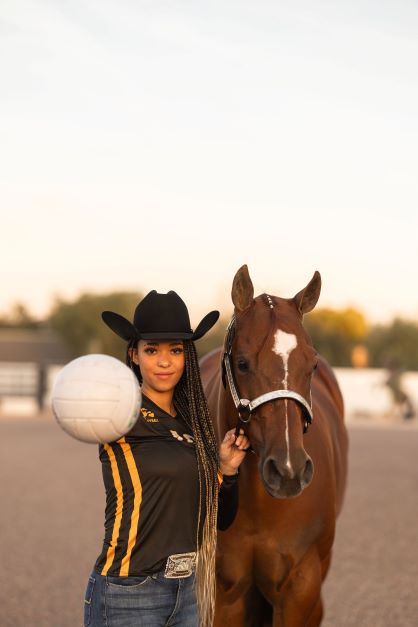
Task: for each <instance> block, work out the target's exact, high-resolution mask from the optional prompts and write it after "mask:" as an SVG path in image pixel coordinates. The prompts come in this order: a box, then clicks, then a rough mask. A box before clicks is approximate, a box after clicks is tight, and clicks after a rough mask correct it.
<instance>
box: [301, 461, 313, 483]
mask: <svg viewBox="0 0 418 627" xmlns="http://www.w3.org/2000/svg"><path fill="white" fill-rule="evenodd" d="M312 476H313V462H312V460H311V458H310V457H308V459H307V460H306V464H305V469H304V471H303V475H302V481H303V483H304V484H305V485H308V484H309V483H310V482H311V479H312Z"/></svg>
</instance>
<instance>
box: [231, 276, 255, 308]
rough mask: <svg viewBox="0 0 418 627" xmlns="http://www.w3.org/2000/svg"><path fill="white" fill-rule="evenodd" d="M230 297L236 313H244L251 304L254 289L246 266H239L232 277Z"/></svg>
mask: <svg viewBox="0 0 418 627" xmlns="http://www.w3.org/2000/svg"><path fill="white" fill-rule="evenodd" d="M231 296H232V302H233V303H234V306H235V309H236V310H237V311H244V309H247V308H248V307H249V306H250V305H251V303H252V302H253V299H254V287H253V284H252V281H251V279H250V275H249V272H248V268H247V266H246V265H244V266H241V268H240V269H239V270H238V272H237V273H236V275H235V276H234V281H233V283H232V291H231Z"/></svg>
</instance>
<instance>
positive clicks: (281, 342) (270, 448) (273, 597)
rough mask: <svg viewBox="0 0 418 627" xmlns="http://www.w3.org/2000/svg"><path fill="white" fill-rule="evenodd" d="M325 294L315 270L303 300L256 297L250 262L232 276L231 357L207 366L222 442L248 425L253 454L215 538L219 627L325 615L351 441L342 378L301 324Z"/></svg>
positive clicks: (213, 356)
mask: <svg viewBox="0 0 418 627" xmlns="http://www.w3.org/2000/svg"><path fill="white" fill-rule="evenodd" d="M320 289H321V277H320V275H319V273H318V272H315V274H314V276H313V278H312V279H311V281H310V282H309V284H308V285H307V286H306V287H305V289H303V290H301V291H300V292H299V293H298V294H296V296H295V297H294V298H291V299H284V298H278V297H276V296H270V295H268V294H262V295H260V296H258V297H257V298H254V291H253V285H252V282H251V279H250V276H249V274H248V269H247V266H243V267H242V268H240V270H238V272H237V274H236V275H235V278H234V281H233V286H232V301H233V303H234V306H235V310H234V317H233V319H232V321H231V325H230V328H229V332H228V335H227V340H226V350H225V347H224V351H222V350H216V351H213V352H212V353H210V354H209V355H207V356H205V357H204V358H203V360H202V362H201V371H202V379H203V383H204V387H205V392H206V395H207V398H208V402H209V407H210V410H211V414H212V417H213V420H214V425H215V430H216V434H217V437H218V439H219V440H220V439H221V437H222V435H223V434H224V433H225V431H226V430H227V429H231V428H234V427H238V426H239V427H242V428H244V429H245V432H246V433H248V435H249V438H250V440H251V444H252V448H253V452H254V453H255V454H252V453H251V452H249V453H247V456H246V458H245V460H244V462H243V463H242V464H241V468H240V479H239V490H240V496H239V498H240V505H239V509H238V514H237V517H236V519H235V521H234V523H233V524H232V526H231V527H230V528H229V529H228V530H227V531H224V532H219V534H218V552H217V598H216V614H215V622H214V626H215V627H221V626H222V627H224V626H225V625H228V626H229V627H244V626H245V627H247V626H248V627H249V626H253V627H261V626H263V627H266V626H272V627H315V626H317V625H319V624H320V623H321V620H322V615H323V608H322V600H321V585H322V581H323V580H324V577H325V575H326V573H327V571H328V568H329V565H330V560H331V551H332V545H333V541H334V532H335V521H336V517H337V514H338V513H339V511H340V509H341V506H342V501H343V495H344V489H345V483H346V474H347V447H348V438H347V432H346V429H345V426H344V420H343V412H344V409H343V400H342V396H341V393H340V390H339V388H338V384H337V381H336V379H335V376H334V375H333V373H332V370H331V368H330V366H329V365H328V364H327V363H326V362H325V360H323V359H322V358H320V357H319V356H318V355H317V353H316V351H315V349H314V348H313V346H312V343H311V341H310V339H309V336H308V335H307V333H306V331H305V330H304V328H303V326H302V317H303V314H304V313H307V312H309V311H311V310H312V309H313V308H314V307H315V305H316V302H317V300H318V298H319V293H320ZM224 352H226V359H225V360H224V362H222V359H223V355H224ZM222 363H223V364H224V365H223V366H222ZM222 370H223V371H224V372H223V374H222ZM314 372H315V374H314ZM313 375H314V376H313ZM268 392H272V394H268V395H267V396H265V395H266V393H268ZM252 399H254V400H252ZM250 400H251V402H249V401H250ZM312 417H313V420H312V425H310V422H311V418H312ZM308 426H309V429H308V430H307V427H308ZM305 431H306V434H304V432H305Z"/></svg>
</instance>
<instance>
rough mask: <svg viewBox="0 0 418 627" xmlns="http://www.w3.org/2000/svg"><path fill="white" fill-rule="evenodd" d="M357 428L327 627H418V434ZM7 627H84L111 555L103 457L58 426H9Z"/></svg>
mask: <svg viewBox="0 0 418 627" xmlns="http://www.w3.org/2000/svg"><path fill="white" fill-rule="evenodd" d="M411 426H412V428H411V427H410V426H408V425H407V424H405V425H403V424H399V425H398V426H394V427H388V426H386V427H385V428H381V429H379V428H375V427H373V428H372V427H367V425H366V426H365V425H363V426H350V429H349V431H350V440H351V446H350V473H349V485H348V491H347V496H346V500H345V505H344V510H343V513H342V515H341V517H340V519H339V522H338V528H337V537H336V543H335V551H334V557H333V563H332V566H331V570H330V573H329V575H328V578H327V581H326V583H325V586H324V600H325V607H326V615H325V618H324V621H323V623H322V624H323V627H417V625H418V588H417V585H418V584H417V582H418V531H417V527H418V430H417V429H416V428H413V427H414V425H411ZM0 454H1V457H0V467H1V473H0V476H1V516H0V555H1V564H2V568H1V575H0V578H1V585H0V607H1V615H0V624H1V625H2V627H78V626H81V625H82V624H83V619H82V608H83V596H84V588H85V584H86V580H87V577H88V575H89V573H90V570H91V568H92V565H93V563H94V560H95V558H96V556H97V555H98V553H99V551H100V545H101V540H102V525H103V520H102V519H103V511H104V493H103V488H102V478H101V471H100V464H99V461H98V457H97V449H96V447H95V446H94V445H86V444H81V443H79V442H77V441H75V440H72V439H71V438H70V437H68V436H67V435H66V434H64V433H63V432H62V431H61V430H60V429H59V427H58V426H57V425H56V424H55V423H54V421H53V420H52V419H50V418H44V419H42V420H36V419H29V418H26V419H20V420H19V419H16V418H14V419H5V418H3V419H1V420H0Z"/></svg>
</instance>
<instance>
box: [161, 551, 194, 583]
mask: <svg viewBox="0 0 418 627" xmlns="http://www.w3.org/2000/svg"><path fill="white" fill-rule="evenodd" d="M195 567H196V553H176V554H175V555H169V556H168V557H167V564H166V567H165V572H164V577H166V578H167V579H181V578H182V577H189V576H190V575H191V574H192V573H193V571H194V569H195Z"/></svg>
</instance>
